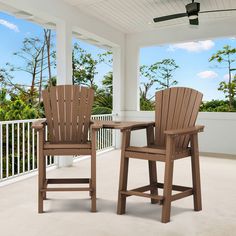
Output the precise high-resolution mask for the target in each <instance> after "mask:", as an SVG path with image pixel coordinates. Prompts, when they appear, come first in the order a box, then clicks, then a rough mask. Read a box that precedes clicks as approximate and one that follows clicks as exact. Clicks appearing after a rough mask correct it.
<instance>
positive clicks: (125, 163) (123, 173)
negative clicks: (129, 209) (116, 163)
mask: <svg viewBox="0 0 236 236" xmlns="http://www.w3.org/2000/svg"><path fill="white" fill-rule="evenodd" d="M128 168H129V158H125V157H124V156H123V157H121V164H120V183H119V193H118V206H117V214H119V215H122V214H125V211H126V197H127V196H126V195H124V194H122V193H121V191H126V190H127V182H128Z"/></svg>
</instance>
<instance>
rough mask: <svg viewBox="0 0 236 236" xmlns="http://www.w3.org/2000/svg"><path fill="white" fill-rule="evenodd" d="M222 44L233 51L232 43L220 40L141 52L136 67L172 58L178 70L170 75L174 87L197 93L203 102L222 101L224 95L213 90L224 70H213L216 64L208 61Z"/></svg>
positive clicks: (224, 72) (216, 86)
mask: <svg viewBox="0 0 236 236" xmlns="http://www.w3.org/2000/svg"><path fill="white" fill-rule="evenodd" d="M226 44H229V45H231V46H232V47H236V40H235V39H234V38H227V39H226V38H224V39H215V40H205V41H199V42H187V43H182V44H174V45H162V46H155V47H147V48H142V49H141V55H140V60H141V62H140V63H141V64H152V63H155V62H156V61H160V60H162V59H164V58H173V59H174V60H175V61H176V63H177V65H179V67H180V68H179V69H177V70H176V72H175V73H174V78H175V80H177V81H178V86H188V87H192V88H195V89H197V90H199V91H201V92H202V93H203V94H204V100H211V99H223V98H224V94H223V93H222V92H221V91H218V90H217V88H218V85H219V83H220V82H221V81H224V80H226V79H227V76H226V74H227V69H220V68H216V65H217V63H215V62H209V61H208V60H209V58H210V57H211V56H212V54H214V53H215V52H216V51H217V50H219V49H221V48H222V47H223V46H224V45H226Z"/></svg>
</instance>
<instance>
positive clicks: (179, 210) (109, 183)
mask: <svg viewBox="0 0 236 236" xmlns="http://www.w3.org/2000/svg"><path fill="white" fill-rule="evenodd" d="M119 155H120V152H119V151H117V150H116V151H111V152H107V153H105V154H102V155H99V156H98V159H97V164H98V166H97V175H98V176H97V183H98V186H97V188H98V191H97V192H98V201H97V204H98V212H97V213H90V200H89V198H88V194H87V193H81V192H80V193H78V192H73V193H71V192H67V193H66V192H64V193H49V194H48V197H49V198H50V199H51V200H48V201H46V203H45V210H46V213H44V214H40V215H39V214H38V213H37V177H36V176H35V177H32V178H30V179H26V180H23V181H20V182H17V183H14V184H11V185H8V186H5V187H1V188H0V235H2V236H10V235H11V236H35V235H37V236H54V235H55V236H72V235H76V236H77V235H80V236H90V235H91V236H92V235H95V236H96V235H99V236H113V235H114V236H122V235H127V236H128V235H129V236H132V235H135V236H138V235H140V236H141V235H142V236H149V235H155V236H158V235H161V236H165V235H178V236H184V235H186V236H187V235H188V236H193V235H200V236H203V235H209V236H210V235H212V236H222V235H224V236H231V235H232V236H233V235H236V203H235V202H236V185H235V183H236V160H226V159H217V158H207V157H202V158H201V174H202V195H203V211H201V212H194V211H193V204H192V197H188V198H185V199H182V200H179V201H176V202H173V207H172V217H171V222H170V223H168V224H162V223H160V217H161V207H160V206H159V205H151V204H150V203H149V201H148V199H143V198H138V197H131V198H128V201H127V214H126V215H122V216H119V215H116V201H117V186H118V174H119ZM147 169H148V164H147V163H146V162H145V161H140V160H132V161H131V163H130V175H129V178H130V182H129V183H130V185H129V186H130V187H136V186H139V185H145V184H147V183H148V175H147ZM88 172H89V160H83V161H80V162H77V163H76V164H75V165H74V166H73V167H70V168H61V169H56V170H53V171H50V172H49V173H48V174H49V175H50V176H55V177H58V176H68V177H69V176H78V175H79V176H85V175H86V174H87V173H88ZM158 172H159V173H158V174H159V175H160V180H162V176H163V164H160V165H159V168H158ZM174 177H175V181H174V183H176V184H186V185H188V184H189V185H191V177H190V162H189V159H186V160H179V161H177V162H176V165H175V175H174Z"/></svg>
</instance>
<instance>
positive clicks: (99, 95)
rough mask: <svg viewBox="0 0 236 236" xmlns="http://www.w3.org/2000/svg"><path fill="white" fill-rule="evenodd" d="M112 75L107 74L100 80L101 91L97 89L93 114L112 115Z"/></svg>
mask: <svg viewBox="0 0 236 236" xmlns="http://www.w3.org/2000/svg"><path fill="white" fill-rule="evenodd" d="M112 80H113V74H112V72H109V73H107V74H106V75H105V76H104V78H103V80H102V85H103V88H102V89H98V90H97V92H96V96H95V102H94V107H93V114H94V115H95V114H110V113H112V94H113V85H112Z"/></svg>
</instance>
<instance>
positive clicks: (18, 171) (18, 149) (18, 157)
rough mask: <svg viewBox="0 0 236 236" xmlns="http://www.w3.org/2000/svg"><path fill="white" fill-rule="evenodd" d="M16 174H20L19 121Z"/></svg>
mask: <svg viewBox="0 0 236 236" xmlns="http://www.w3.org/2000/svg"><path fill="white" fill-rule="evenodd" d="M17 174H18V175H19V174H20V123H19V122H18V123H17Z"/></svg>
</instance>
